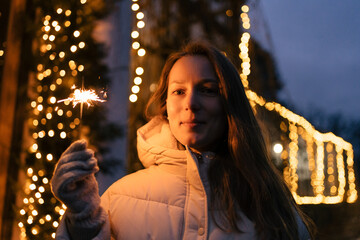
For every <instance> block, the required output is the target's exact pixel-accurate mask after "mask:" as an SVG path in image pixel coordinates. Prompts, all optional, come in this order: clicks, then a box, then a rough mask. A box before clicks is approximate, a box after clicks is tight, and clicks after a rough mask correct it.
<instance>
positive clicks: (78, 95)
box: [57, 85, 106, 119]
mask: <svg viewBox="0 0 360 240" xmlns="http://www.w3.org/2000/svg"><path fill="white" fill-rule="evenodd" d="M71 89H74V92H73V93H72V94H71V95H70V96H69V97H68V98H66V99H62V100H59V101H57V102H65V101H70V102H72V104H73V107H75V106H76V105H77V104H79V103H80V105H81V106H80V119H81V117H82V109H83V104H84V103H86V104H87V106H88V107H91V106H93V105H94V102H106V100H104V99H101V98H100V97H99V96H98V95H97V94H96V93H95V90H93V89H89V90H85V89H84V88H76V86H75V85H73V86H72V87H71ZM104 96H105V95H104Z"/></svg>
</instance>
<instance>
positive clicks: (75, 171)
mask: <svg viewBox="0 0 360 240" xmlns="http://www.w3.org/2000/svg"><path fill="white" fill-rule="evenodd" d="M97 171H99V167H98V165H97V160H96V158H95V157H94V151H92V150H90V149H87V142H86V141H85V140H79V141H76V142H74V143H72V144H71V145H70V147H69V148H68V149H66V150H65V152H64V153H63V154H62V155H61V157H60V160H59V162H58V163H57V166H56V168H55V171H54V175H53V177H52V179H51V188H52V192H53V194H54V195H55V196H56V198H58V199H59V200H60V201H62V202H63V203H64V204H65V205H66V206H67V208H68V210H69V211H70V212H72V213H74V214H78V217H79V218H86V217H88V216H89V215H91V213H92V210H93V209H97V208H98V207H99V204H100V196H99V190H98V184H97V181H96V179H95V173H96V172H97Z"/></svg>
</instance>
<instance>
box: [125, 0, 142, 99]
mask: <svg viewBox="0 0 360 240" xmlns="http://www.w3.org/2000/svg"><path fill="white" fill-rule="evenodd" d="M131 10H132V11H133V12H134V14H136V28H135V30H133V31H132V32H131V38H132V39H133V40H132V44H131V47H132V49H133V51H136V55H137V56H138V57H144V56H145V54H146V50H145V49H144V48H143V47H142V46H141V45H140V43H139V42H138V40H137V39H139V37H140V30H141V29H142V28H144V27H145V22H144V20H143V19H144V17H145V15H144V13H143V12H141V11H140V5H139V4H138V3H137V0H133V4H132V5H131ZM143 74H144V68H143V67H142V66H140V65H139V66H137V67H135V71H134V75H135V77H134V79H133V85H132V87H131V92H132V93H131V94H130V96H129V100H130V102H133V103H134V102H136V101H137V100H138V96H137V94H138V93H139V92H140V85H141V83H142V81H143V80H142V78H141V76H142V75H143Z"/></svg>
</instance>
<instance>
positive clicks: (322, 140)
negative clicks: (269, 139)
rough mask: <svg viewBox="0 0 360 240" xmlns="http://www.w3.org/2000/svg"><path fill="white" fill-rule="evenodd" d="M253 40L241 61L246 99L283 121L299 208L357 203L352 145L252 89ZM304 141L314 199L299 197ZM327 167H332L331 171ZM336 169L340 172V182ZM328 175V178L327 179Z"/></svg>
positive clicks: (288, 171) (289, 176)
mask: <svg viewBox="0 0 360 240" xmlns="http://www.w3.org/2000/svg"><path fill="white" fill-rule="evenodd" d="M241 10H242V11H243V13H241V19H242V21H243V28H244V29H249V28H250V19H249V17H248V14H247V13H248V12H249V7H248V6H247V5H243V6H242V8H241ZM249 40H250V34H249V33H248V32H244V33H243V34H242V37H241V42H240V44H239V48H240V54H239V57H240V58H241V60H242V64H241V73H240V77H241V80H242V83H243V85H244V87H245V89H246V95H247V97H248V99H249V101H250V104H251V106H252V107H253V108H254V110H256V107H261V108H264V109H266V110H267V111H270V112H272V111H274V112H276V113H277V114H278V115H279V116H281V117H282V118H283V121H282V122H281V124H280V129H281V131H282V132H284V133H286V134H288V138H289V139H290V142H289V143H288V144H287V146H286V149H285V150H283V151H282V153H281V158H282V159H283V160H284V161H287V163H288V164H287V166H286V167H285V168H284V172H283V174H284V178H285V181H286V182H287V183H288V185H289V188H290V191H291V193H292V195H293V196H294V199H295V201H296V202H297V203H298V204H320V203H325V204H336V203H340V202H342V201H345V197H346V202H348V203H353V202H355V201H356V199H357V197H358V196H357V190H356V186H355V173H354V169H353V164H354V161H353V148H352V145H351V144H350V143H348V142H346V141H345V140H343V139H342V138H340V137H337V136H336V135H334V134H333V133H320V132H319V131H317V130H316V129H315V128H314V127H313V126H312V125H311V124H310V123H309V122H308V121H307V120H306V119H305V118H303V117H301V116H299V115H297V114H295V113H293V112H292V111H290V110H288V109H286V108H285V107H284V106H282V105H281V104H279V103H276V102H267V101H266V100H265V99H264V98H262V97H260V96H258V95H257V94H256V93H255V92H253V91H251V90H250V89H249V88H248V86H249V82H248V75H249V74H250V58H249V55H248V52H249V49H248V43H249ZM300 139H301V140H302V141H304V142H305V144H306V148H305V151H306V154H307V160H308V171H309V173H311V174H310V178H311V181H310V183H311V187H312V189H313V193H314V195H313V196H300V195H299V194H298V183H299V176H298V175H297V174H298V173H297V170H298V166H299V162H298V161H299V159H298V152H299V150H300V145H299V141H300ZM314 148H315V151H314ZM325 152H326V153H325ZM344 156H346V157H347V158H346V164H347V172H348V174H347V179H346V176H345V172H346V171H345V159H344ZM325 162H326V165H325ZM325 166H327V167H328V168H327V170H326V169H325ZM335 168H336V170H337V178H336V174H335ZM325 172H326V173H327V175H328V177H327V179H326V176H325ZM325 180H327V181H325ZM346 182H347V184H348V191H347V193H346V196H345V187H346ZM336 183H337V186H336ZM325 186H326V187H325ZM325 188H327V189H328V190H327V192H325Z"/></svg>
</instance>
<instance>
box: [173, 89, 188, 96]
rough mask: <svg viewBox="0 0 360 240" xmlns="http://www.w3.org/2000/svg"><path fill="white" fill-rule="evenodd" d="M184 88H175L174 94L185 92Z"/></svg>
mask: <svg viewBox="0 0 360 240" xmlns="http://www.w3.org/2000/svg"><path fill="white" fill-rule="evenodd" d="M184 92H185V91H184V90H182V89H177V90H175V91H173V94H175V95H181V94H184Z"/></svg>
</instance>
